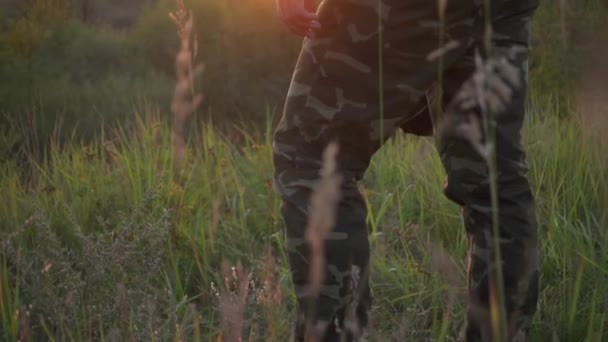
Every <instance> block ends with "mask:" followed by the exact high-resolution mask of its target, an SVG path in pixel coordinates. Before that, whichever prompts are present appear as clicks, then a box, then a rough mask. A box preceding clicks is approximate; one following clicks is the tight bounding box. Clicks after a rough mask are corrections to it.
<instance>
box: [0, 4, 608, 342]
mask: <svg viewBox="0 0 608 342" xmlns="http://www.w3.org/2000/svg"><path fill="white" fill-rule="evenodd" d="M581 3H582V2H581ZM588 3H589V4H591V3H592V2H591V1H589V2H588ZM589 4H587V2H585V4H583V5H581V6H583V7H581V8H583V9H585V8H586V11H585V10H583V9H580V8H578V7H577V9H578V10H579V12H581V13H583V14H580V13H578V12H577V13H578V14H576V15H583V16H588V15H590V14H589V13H590V12H593V10H592V9H593V8H594V7H591V6H592V5H589ZM584 6H590V7H584ZM556 13H558V11H557V9H556V7H555V6H553V7H551V6H550V5H546V7H545V8H544V9H543V10H542V11H541V12H540V13H539V18H538V22H537V25H544V24H546V27H544V28H543V29H538V31H537V32H538V33H537V35H536V37H537V39H539V40H540V41H539V44H540V45H541V46H542V47H543V49H542V50H541V51H539V52H537V53H536V55H535V59H534V60H533V71H532V72H533V75H532V91H531V96H530V105H529V110H528V120H527V122H526V127H525V132H524V140H525V143H526V146H527V149H528V155H529V162H530V176H531V180H532V184H533V187H534V190H535V195H536V198H537V212H538V221H539V232H540V240H541V252H542V254H541V258H542V267H541V297H540V306H539V312H538V314H537V316H536V318H535V321H534V327H533V332H532V339H531V341H594V342H595V341H598V342H599V341H606V340H608V310H607V308H608V291H607V290H606V289H607V285H606V284H607V282H608V233H607V232H606V229H605V228H606V227H607V226H608V214H607V213H606V212H605V211H606V208H608V168H607V167H606V162H607V160H608V159H606V157H605V156H606V152H608V150H607V149H606V148H605V147H604V146H601V145H600V144H599V143H598V140H596V139H595V138H596V137H595V136H593V135H591V134H588V129H589V127H588V123H587V124H581V122H582V121H581V120H579V119H578V118H579V117H580V116H585V115H586V113H581V112H579V110H578V107H577V106H576V105H575V103H574V100H572V99H574V95H575V91H576V90H575V87H574V85H573V84H574V83H575V82H574V81H575V80H573V78H574V76H572V75H571V74H568V73H567V72H566V69H565V68H566V64H564V67H563V68H562V70H564V73H565V74H567V75H564V74H560V73H557V72H555V71H554V69H555V68H556V66H558V65H560V63H562V62H564V61H565V60H568V59H569V58H578V56H577V55H574V56H573V57H571V55H570V54H567V53H566V52H563V51H561V50H560V49H565V47H563V46H561V45H559V43H557V40H549V38H547V37H550V34H548V33H547V32H556V31H555V30H558V29H559V26H555V25H556V24H555V23H554V21H553V20H551V19H552V18H554V16H555V15H556ZM195 19H196V18H195ZM552 30H553V31H552ZM553 38H554V37H553ZM553 38H551V39H553ZM543 39H547V40H543ZM557 53H564V55H563V56H562V55H560V56H562V57H563V58H561V59H560V58H558V57H555V54H557ZM552 66H553V67H554V68H553V69H552ZM567 66H568V67H572V69H573V70H576V66H572V64H567ZM568 70H570V69H568ZM568 72H570V71H568ZM572 73H574V71H572ZM203 78H204V77H203ZM562 78H565V79H564V80H562ZM569 82H572V83H569ZM564 92H568V94H566V95H568V96H565V95H564V94H563V93H564ZM141 108H143V109H142V110H140V111H138V112H137V113H135V115H131V114H130V116H131V117H132V119H130V120H123V121H121V123H117V124H113V125H112V124H110V125H106V127H105V128H103V129H102V128H101V127H102V126H101V124H100V125H99V127H98V129H97V131H96V134H95V136H94V137H92V138H91V139H90V140H89V142H81V141H80V140H79V139H76V138H73V139H72V140H69V138H68V139H67V143H66V140H62V143H61V144H60V143H59V142H57V141H53V140H50V142H49V143H48V144H47V145H46V146H45V149H44V151H45V153H44V154H43V156H42V157H40V156H39V155H36V156H35V157H34V156H31V158H29V159H25V160H24V159H11V158H6V159H3V160H2V161H0V199H1V201H2V205H0V247H1V254H0V340H8V341H16V340H22V341H26V340H52V341H64V340H67V341H85V340H91V341H93V340H102V341H126V340H144V341H149V340H156V341H172V340H173V341H189V340H195V341H222V340H223V341H230V342H231V340H230V339H229V338H227V337H226V336H227V335H226V334H227V333H230V332H234V331H242V334H243V340H247V341H285V340H287V336H288V334H289V329H290V324H291V320H292V319H293V314H294V312H293V308H294V297H293V293H292V290H291V287H290V282H289V275H288V268H287V263H286V259H285V254H284V250H283V247H284V246H283V242H284V238H283V231H282V227H283V226H282V224H283V223H282V220H281V218H280V215H279V212H278V206H279V201H278V197H277V196H276V195H275V194H274V192H273V191H272V187H271V176H272V161H271V146H270V139H271V132H272V129H273V126H272V122H273V119H276V118H272V117H271V114H268V115H267V118H266V120H264V121H263V123H262V124H258V127H260V128H259V129H258V130H252V129H250V128H248V129H244V128H243V129H242V130H238V129H237V130H233V131H231V132H230V133H229V134H223V133H222V131H221V130H219V129H216V128H214V126H213V125H211V124H204V123H198V124H195V125H194V127H192V130H191V131H192V134H191V135H190V138H189V141H188V148H187V156H188V157H187V160H188V164H187V167H185V168H183V169H176V168H174V166H173V165H174V158H175V156H174V153H173V152H174V150H173V145H172V143H171V122H170V120H169V119H168V116H167V115H166V113H165V112H163V109H162V108H161V109H155V108H156V106H155V105H154V104H149V105H146V104H144V105H143V106H141ZM579 114H580V115H579ZM125 115H126V114H125ZM604 122H605V121H604ZM237 126H239V125H237ZM245 126H246V127H250V126H249V125H246V124H243V125H242V127H245ZM19 127H23V126H19ZM606 128H608V127H606ZM5 132H6V134H8V133H10V131H8V130H7V131H5ZM235 132H236V133H235ZM444 176H445V175H444V171H443V168H442V166H441V163H440V161H439V158H438V155H437V153H436V150H435V147H434V143H433V140H430V139H425V138H420V139H416V138H412V137H409V136H403V135H399V136H397V137H396V138H395V139H394V140H391V141H390V142H389V143H388V144H387V145H386V146H385V147H384V148H383V149H382V150H381V151H380V152H378V154H377V155H376V156H375V157H374V159H373V161H372V165H371V167H370V169H369V171H368V173H367V174H366V177H365V179H364V181H363V182H362V184H361V188H362V191H363V193H364V195H365V198H366V200H367V201H368V204H369V224H370V229H371V232H370V234H371V235H370V236H371V242H372V249H373V253H372V271H371V272H372V273H371V277H372V284H371V286H372V291H373V295H374V298H375V303H374V307H373V312H372V314H373V317H372V340H373V341H428V340H433V341H452V340H454V338H455V337H456V336H457V335H458V333H459V332H460V330H461V329H462V327H463V323H464V309H465V304H466V303H465V302H464V300H463V298H462V297H461V296H460V295H459V293H460V292H461V290H462V287H464V286H465V273H464V259H465V252H466V236H465V232H464V227H463V225H462V222H461V220H460V212H459V208H458V207H457V206H455V205H454V204H453V203H452V202H450V201H448V200H447V199H446V198H445V197H444V196H443V194H442V192H441V190H442V185H443V181H444Z"/></svg>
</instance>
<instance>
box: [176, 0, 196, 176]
mask: <svg viewBox="0 0 608 342" xmlns="http://www.w3.org/2000/svg"><path fill="white" fill-rule="evenodd" d="M176 2H177V10H176V11H175V12H174V13H170V14H169V16H170V17H171V19H172V20H173V22H175V24H176V25H177V33H178V37H179V41H180V48H179V51H178V53H177V56H176V59H175V72H176V74H175V76H176V85H175V91H174V93H173V101H172V103H171V111H172V112H173V115H174V121H173V134H172V138H173V147H174V153H175V160H176V163H177V165H178V166H181V165H183V163H184V162H185V159H186V124H187V122H188V119H189V118H190V116H191V115H192V113H194V112H195V111H196V110H197V109H198V108H199V106H200V105H201V103H202V102H203V95H202V94H201V93H197V92H196V90H195V89H194V78H195V77H196V76H197V75H198V74H200V73H201V72H202V71H203V65H202V64H200V63H196V64H195V62H194V61H195V59H196V57H197V55H198V43H197V40H196V35H195V34H194V33H193V27H194V23H193V19H192V12H191V11H189V10H186V8H185V5H184V2H183V0H176Z"/></svg>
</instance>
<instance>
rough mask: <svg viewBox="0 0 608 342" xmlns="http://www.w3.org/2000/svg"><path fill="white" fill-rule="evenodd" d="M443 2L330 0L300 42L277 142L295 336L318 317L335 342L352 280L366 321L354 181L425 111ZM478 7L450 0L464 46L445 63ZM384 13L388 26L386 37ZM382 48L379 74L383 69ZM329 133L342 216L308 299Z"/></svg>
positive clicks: (364, 251) (360, 212) (364, 256)
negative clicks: (312, 218) (311, 216)
mask: <svg viewBox="0 0 608 342" xmlns="http://www.w3.org/2000/svg"><path fill="white" fill-rule="evenodd" d="M437 3H438V2H436V1H428V0H390V1H389V0H385V1H384V2H383V6H382V8H378V1H377V0H325V1H324V2H323V4H322V5H321V8H320V10H319V12H320V13H319V15H320V19H321V25H322V27H323V28H322V30H321V32H320V33H319V34H318V36H317V37H315V38H313V39H307V40H305V42H304V46H303V48H302V52H301V54H300V58H299V60H298V63H297V66H296V70H295V72H294V76H293V79H292V83H291V86H290V90H289V93H288V96H287V101H286V104H285V111H284V114H283V117H282V119H281V122H280V123H279V126H278V127H277V130H276V132H275V136H274V146H273V151H274V164H275V187H276V190H277V192H278V193H279V195H280V196H281V198H282V201H283V205H282V215H283V218H284V220H285V224H286V233H287V234H286V235H287V249H288V256H289V262H290V268H291V272H292V280H293V284H294V287H295V292H296V296H297V298H298V308H299V313H300V322H299V324H298V329H297V334H296V335H297V336H296V339H298V340H302V338H303V334H304V323H305V320H309V321H312V323H313V324H314V325H315V327H316V328H317V329H318V330H319V331H320V334H321V335H323V336H324V337H322V340H323V341H337V340H338V338H337V337H338V336H337V335H338V330H348V329H345V328H348V327H347V324H346V322H344V313H345V309H346V307H347V305H348V304H349V303H350V302H352V301H353V297H354V296H353V289H352V287H351V284H352V283H353V281H352V280H358V281H357V282H356V283H359V286H362V288H360V289H358V291H357V292H356V293H359V294H360V297H358V298H357V303H358V306H357V308H356V309H355V311H356V313H357V314H356V315H355V316H356V320H357V322H354V323H355V324H356V325H359V326H360V327H361V328H365V326H366V325H367V319H368V318H367V311H368V310H369V308H370V305H371V297H370V293H369V287H368V285H367V273H368V265H369V243H368V228H367V224H366V214H367V210H366V207H365V203H364V201H363V198H362V197H361V194H360V193H359V191H358V189H357V181H358V180H359V179H360V178H361V177H362V176H363V174H364V173H365V170H366V169H367V166H368V164H369V161H370V158H371V157H372V155H373V154H374V153H375V151H376V150H377V149H378V148H379V147H380V146H381V145H382V143H383V141H384V140H386V138H388V137H389V136H391V135H392V134H393V133H394V131H395V130H396V128H397V127H399V126H401V125H403V124H404V123H405V122H407V121H408V120H410V119H411V116H412V115H413V114H414V113H416V112H417V111H418V109H420V108H418V106H420V104H421V102H420V100H421V99H423V97H424V95H425V92H426V90H427V89H428V88H429V87H430V86H431V84H432V83H433V82H434V81H435V79H436V76H437V65H436V64H435V63H434V62H430V61H429V60H428V59H427V56H428V55H429V53H431V52H432V51H434V50H435V49H437V48H438V43H439V40H438V35H437V34H438V31H437V27H438V18H437V16H438V8H437ZM477 10H478V6H477V5H476V1H475V0H452V1H450V2H449V5H448V14H449V15H448V16H447V17H446V21H447V24H449V27H450V28H449V30H448V31H449V32H450V33H451V38H452V39H456V40H458V41H459V43H460V45H459V47H458V48H456V49H454V50H451V51H450V52H449V53H447V54H446V56H445V63H446V64H445V65H450V64H451V63H453V62H454V61H455V60H457V59H458V58H459V57H460V56H462V55H463V54H464V51H465V50H466V45H467V44H468V43H469V42H470V37H471V34H472V31H473V23H474V20H473V18H474V16H475V15H476V13H478V11H477ZM379 17H380V18H382V20H383V23H384V25H385V31H384V32H383V40H382V44H381V45H379V42H378V18H379ZM379 46H382V52H383V58H382V62H383V63H382V64H383V67H382V70H383V73H382V76H383V77H382V78H379V77H378V75H379V64H380V63H378V56H379V53H378V47H379ZM380 82H382V85H383V91H384V92H383V94H384V96H383V99H382V100H383V101H380V99H379V83H380ZM380 103H382V105H383V106H382V107H380ZM381 108H382V111H381ZM381 112H382V113H383V114H380V113H381ZM332 141H336V142H337V143H338V146H339V153H338V157H337V162H338V171H339V172H340V173H341V175H342V179H343V182H342V184H341V198H340V201H339V204H338V207H337V213H336V214H337V222H336V224H335V227H333V231H332V233H331V234H330V235H329V237H328V238H327V240H326V241H325V258H326V260H325V261H326V264H327V266H326V269H325V281H324V283H323V285H322V287H321V289H320V295H319V298H318V299H314V298H312V300H311V298H310V295H309V293H308V292H307V285H308V282H309V276H308V272H309V262H308V260H309V259H310V255H309V254H310V251H309V248H308V246H307V243H306V241H305V238H304V237H305V229H306V224H307V220H308V213H309V212H308V206H309V200H310V196H311V193H312V191H313V189H314V186H315V184H316V181H317V180H318V178H319V170H320V168H321V160H322V158H321V157H322V153H323V150H324V149H325V147H326V146H327V145H328V144H329V143H330V142H332ZM309 303H312V304H313V306H314V308H315V311H316V312H315V314H314V315H313V314H310V311H309V309H310V307H309ZM336 326H337V327H336ZM350 340H352V339H350Z"/></svg>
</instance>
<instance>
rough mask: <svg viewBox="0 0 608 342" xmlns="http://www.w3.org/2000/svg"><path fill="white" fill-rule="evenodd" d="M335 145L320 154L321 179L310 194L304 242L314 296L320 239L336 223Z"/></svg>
mask: <svg viewBox="0 0 608 342" xmlns="http://www.w3.org/2000/svg"><path fill="white" fill-rule="evenodd" d="M337 154H338V145H337V144H335V143H332V144H330V145H328V146H327V148H326V149H325V151H324V153H323V167H322V169H321V173H320V176H321V179H320V181H319V184H318V185H317V188H316V189H315V191H314V193H313V194H312V197H311V208H310V213H309V220H308V226H307V227H306V241H307V242H308V244H309V246H310V251H311V259H312V261H311V263H310V279H309V281H310V283H309V284H310V287H311V290H312V292H313V293H314V294H315V296H316V295H318V291H319V289H320V288H321V284H322V283H323V280H324V279H323V276H324V274H325V265H324V263H325V251H324V242H325V239H326V238H327V236H328V235H329V233H330V232H331V230H332V228H333V226H334V224H335V223H336V206H337V204H338V200H339V197H340V183H341V176H340V175H339V174H338V173H337V171H336V170H337V163H336V156H337Z"/></svg>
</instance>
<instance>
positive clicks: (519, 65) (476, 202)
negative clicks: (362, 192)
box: [440, 0, 539, 341]
mask: <svg viewBox="0 0 608 342" xmlns="http://www.w3.org/2000/svg"><path fill="white" fill-rule="evenodd" d="M507 3H509V2H507ZM511 4H512V6H515V7H517V6H519V8H509V7H507V6H505V8H498V9H497V12H498V14H497V15H496V19H494V31H495V32H494V37H495V38H494V42H493V43H494V44H493V45H494V46H493V50H494V54H493V55H494V56H502V57H505V58H506V57H507V56H509V55H511V56H512V58H510V59H509V60H510V62H511V64H512V65H513V66H514V67H515V68H513V70H512V71H514V72H515V73H514V75H515V76H516V78H519V80H520V86H519V87H515V88H513V89H511V90H514V92H513V97H512V99H511V101H510V102H509V103H508V105H507V107H506V109H504V110H502V111H498V112H496V113H495V115H496V145H495V146H496V153H497V169H498V170H497V171H498V177H497V183H498V202H499V214H500V217H499V227H500V228H499V229H500V241H501V242H500V247H501V254H502V259H503V261H502V268H503V277H504V291H505V302H506V303H505V305H506V313H507V317H508V324H509V330H510V333H511V334H512V335H516V334H518V333H519V334H522V333H525V332H526V330H527V328H528V327H529V325H530V323H531V320H532V316H533V315H534V312H535V311H536V306H537V301H538V287H539V284H538V281H539V274H538V266H539V265H538V247H537V228H536V217H535V211H534V198H533V195H532V190H531V188H530V184H529V181H528V178H527V165H526V156H525V151H524V148H523V147H522V144H521V134H520V132H521V128H522V125H523V121H524V112H525V98H526V91H527V87H526V85H527V84H526V83H527V61H528V36H529V27H530V26H529V22H530V20H531V19H532V14H533V11H534V8H535V7H536V4H534V3H533V2H532V1H523V0H518V1H511ZM511 13H513V14H511ZM517 51H519V52H517ZM473 57H474V56H473V54H472V52H471V53H469V54H468V55H467V57H466V58H464V59H463V61H462V62H460V63H458V64H457V65H455V66H453V67H452V68H451V69H450V70H448V71H447V72H446V77H445V82H446V83H445V84H444V93H445V95H446V98H447V99H453V101H452V102H451V103H450V104H449V105H448V106H447V111H446V114H445V115H446V116H448V117H449V116H450V115H452V116H458V115H466V114H467V110H468V109H467V108H466V107H467V106H469V105H467V104H466V103H465V102H466V101H465V100H466V99H470V98H471V96H467V95H464V96H460V97H458V96H454V95H455V94H457V93H458V92H466V91H469V90H471V88H466V87H465V88H461V85H462V83H463V81H465V80H466V79H469V80H468V82H473V80H472V79H470V78H469V77H470V75H471V73H472V72H473V71H474V70H475V66H474V60H473ZM507 72H508V71H507ZM512 76H513V75H505V77H506V78H509V77H512ZM470 95H471V94H470ZM472 96H473V97H474V95H472ZM479 122H481V120H480V121H479ZM480 128H481V127H480ZM448 129H449V128H448ZM462 138H464V139H462ZM466 139H467V138H466V137H461V139H453V138H452V139H450V138H448V139H446V140H445V141H443V142H442V144H441V146H440V151H441V158H442V161H443V163H444V165H445V168H446V171H447V174H448V181H447V185H446V188H445V193H446V195H447V196H448V197H449V198H451V199H452V200H454V201H455V202H457V203H459V204H460V205H462V207H463V217H464V222H465V227H466V230H467V233H468V236H469V265H468V267H469V270H468V271H469V297H470V301H469V314H468V320H469V322H468V326H467V330H466V341H490V340H491V339H490V335H489V334H490V331H489V311H488V307H489V302H490V284H489V279H490V276H491V272H492V268H491V264H492V257H493V252H492V208H491V196H490V185H489V181H488V179H489V175H488V168H487V164H486V161H485V160H484V158H482V157H481V155H480V154H479V152H478V150H477V149H476V148H474V147H473V146H472V144H471V143H470V142H467V141H466Z"/></svg>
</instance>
